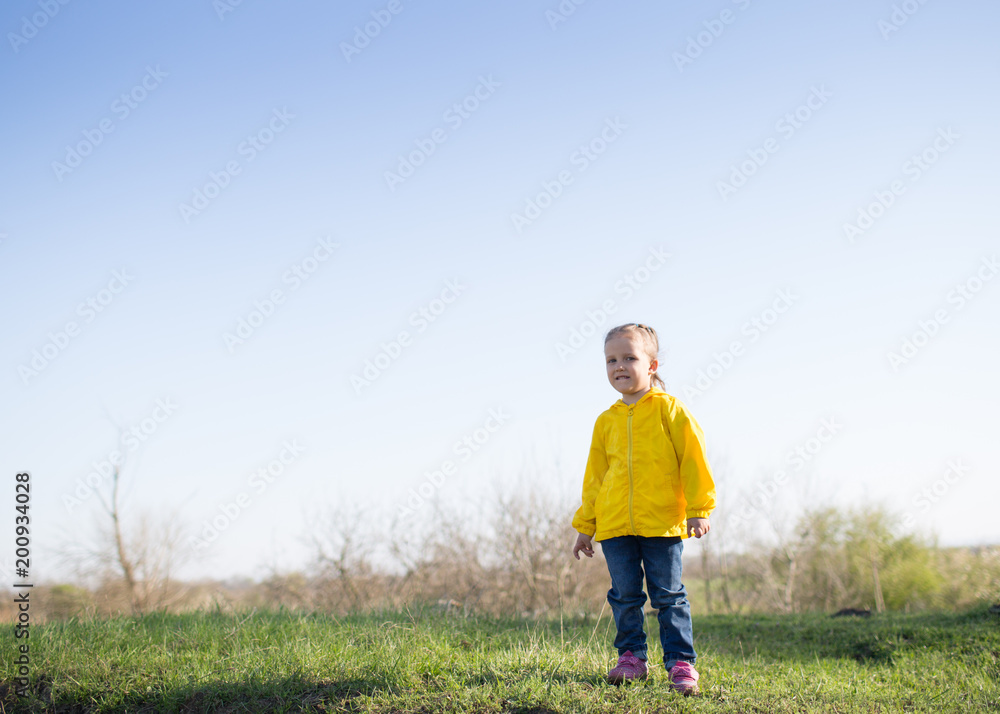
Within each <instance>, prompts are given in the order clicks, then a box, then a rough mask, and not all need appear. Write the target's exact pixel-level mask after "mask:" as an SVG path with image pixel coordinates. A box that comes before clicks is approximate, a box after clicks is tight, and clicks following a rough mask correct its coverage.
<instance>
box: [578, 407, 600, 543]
mask: <svg viewBox="0 0 1000 714" xmlns="http://www.w3.org/2000/svg"><path fill="white" fill-rule="evenodd" d="M607 472H608V454H607V451H606V450H605V447H604V428H603V425H602V424H601V418H600V417H598V419H597V423H595V424H594V435H593V437H592V438H591V440H590V456H588V457H587V470H586V471H585V472H584V475H583V505H582V506H580V508H579V509H578V510H577V512H576V515H575V516H573V528H574V529H575V530H576V531H577V532H579V533H584V534H586V535H589V536H593V535H594V534H595V533H596V532H597V516H596V515H595V513H594V504H595V503H596V502H597V494H598V493H600V491H601V484H603V483H604V476H605V475H606V474H607Z"/></svg>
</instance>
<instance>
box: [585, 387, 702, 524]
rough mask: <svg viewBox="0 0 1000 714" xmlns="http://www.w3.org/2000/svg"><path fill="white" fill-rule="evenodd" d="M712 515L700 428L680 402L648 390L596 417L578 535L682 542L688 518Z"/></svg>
mask: <svg viewBox="0 0 1000 714" xmlns="http://www.w3.org/2000/svg"><path fill="white" fill-rule="evenodd" d="M714 508H715V481H714V480H713V479H712V471H711V469H709V467H708V461H707V459H706V458H705V437H704V435H703V434H702V431H701V427H700V426H698V423H697V422H696V421H695V420H694V417H692V416H691V414H690V413H689V412H688V411H687V409H686V408H685V406H684V405H683V404H682V403H681V401H680V400H679V399H677V398H675V397H672V396H671V395H669V394H667V393H666V392H664V391H663V390H661V389H658V388H656V387H653V388H651V389H650V390H649V391H648V392H646V393H645V394H643V395H642V398H641V399H640V400H639V401H638V402H636V403H635V404H626V403H625V402H623V401H622V400H621V399H619V400H618V401H617V402H615V403H614V404H612V405H611V408H610V409H608V410H607V411H605V412H603V413H602V414H601V415H600V416H599V417H597V423H596V424H594V436H593V440H592V441H591V444H590V456H589V457H588V459H587V470H586V472H585V473H584V477H583V505H582V506H580V509H579V510H578V511H577V512H576V515H575V516H574V517H573V528H575V529H576V530H577V531H578V532H580V533H585V534H587V535H590V536H593V535H595V533H596V538H595V539H596V540H599V541H600V540H606V539H608V538H615V537H617V536H623V535H640V536H647V537H657V536H659V537H673V536H681V537H682V538H686V537H687V528H686V521H687V519H688V518H707V517H708V515H709V514H710V513H711V512H712V510H713V509H714Z"/></svg>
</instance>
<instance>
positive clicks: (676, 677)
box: [669, 662, 699, 696]
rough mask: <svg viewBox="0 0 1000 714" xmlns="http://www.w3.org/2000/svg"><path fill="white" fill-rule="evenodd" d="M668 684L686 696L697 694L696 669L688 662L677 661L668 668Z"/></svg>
mask: <svg viewBox="0 0 1000 714" xmlns="http://www.w3.org/2000/svg"><path fill="white" fill-rule="evenodd" d="M669 674H670V686H671V687H673V688H674V689H675V690H677V691H678V692H680V693H681V694H683V695H684V696H687V695H689V694H698V676H699V675H698V670H696V669H695V668H694V665H692V664H691V663H690V662H678V663H677V664H675V665H674V666H673V667H671V668H670V671H669Z"/></svg>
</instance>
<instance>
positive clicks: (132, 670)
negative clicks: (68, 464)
mask: <svg viewBox="0 0 1000 714" xmlns="http://www.w3.org/2000/svg"><path fill="white" fill-rule="evenodd" d="M609 624H610V620H609V617H608V616H607V614H605V615H604V618H603V619H602V620H600V621H599V622H598V621H597V620H596V619H595V618H593V617H591V618H589V619H585V620H582V619H576V620H572V621H571V620H570V619H568V618H567V619H565V620H564V621H563V622H560V621H559V620H558V619H557V620H554V621H544V622H540V621H533V620H522V619H498V618H492V617H490V618H486V617H481V618H469V619H466V618H463V617H461V616H455V615H445V614H440V613H433V612H411V613H407V612H402V613H399V612H393V613H380V614H368V615H357V616H352V617H345V618H333V617H329V616H325V615H302V614H296V613H290V612H256V613H247V614H243V615H231V614H223V613H197V614H187V615H149V616H146V617H139V618H118V619H112V620H91V621H68V622H60V623H50V624H45V625H32V630H31V637H30V643H31V657H32V662H31V668H32V682H31V694H30V696H29V698H25V699H18V698H17V697H16V696H15V694H14V691H13V687H12V686H11V683H12V678H13V675H14V662H13V660H14V658H15V655H14V654H13V653H14V651H15V650H14V648H15V640H14V637H13V628H10V627H9V628H4V631H3V634H2V636H0V642H2V648H3V655H2V662H0V676H2V682H3V683H2V684H0V706H2V711H3V712H18V711H24V712H28V711H31V712H36V711H37V712H42V711H67V712H69V711H72V712H91V711H95V712H96V711H101V712H105V711H106V712H111V711H115V712H120V711H129V712H139V711H234V712H235V711H247V712H250V711H303V710H304V711H350V712H359V711H361V712H367V711H371V712H401V711H406V712H563V711H573V712H655V711H663V712H689V711H690V712H804V711H816V712H904V711H905V712H909V711H927V712H941V711H948V712H951V711H954V712H983V711H1000V683H998V680H1000V616H997V615H996V614H992V613H990V612H988V611H987V610H986V608H982V609H980V610H976V611H972V612H966V613H959V614H915V615H882V616H875V617H872V618H870V619H861V618H831V617H828V616H824V615H819V614H810V615H784V616H779V615H768V616H756V615H755V616H723V615H711V616H700V617H698V616H696V617H695V637H696V646H697V648H698V651H699V664H698V669H699V670H700V672H701V675H702V678H701V684H702V691H703V694H702V696H701V697H698V698H694V697H691V698H684V697H682V696H680V695H678V694H676V693H674V692H672V691H671V690H670V689H669V687H668V685H667V679H666V675H665V672H664V671H663V669H662V666H661V667H659V668H657V669H656V670H655V671H652V672H651V677H650V679H649V680H647V681H646V682H642V683H635V684H630V685H627V686H624V687H613V686H609V685H608V684H606V683H605V681H604V674H605V672H606V671H607V669H608V667H609V666H610V665H611V664H612V663H613V662H614V659H615V655H616V652H615V651H614V649H613V647H612V646H611V641H612V639H613V636H614V632H613V629H609ZM647 624H648V628H647V631H649V632H650V638H651V640H650V641H651V643H655V644H651V649H650V660H651V662H653V661H656V660H657V659H658V658H659V656H660V652H659V644H658V640H657V639H656V619H655V617H652V616H651V617H649V618H648V619H647ZM595 625H596V626H595ZM612 628H613V625H612ZM22 642H23V640H22Z"/></svg>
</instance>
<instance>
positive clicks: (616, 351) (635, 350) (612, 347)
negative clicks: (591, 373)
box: [604, 335, 659, 404]
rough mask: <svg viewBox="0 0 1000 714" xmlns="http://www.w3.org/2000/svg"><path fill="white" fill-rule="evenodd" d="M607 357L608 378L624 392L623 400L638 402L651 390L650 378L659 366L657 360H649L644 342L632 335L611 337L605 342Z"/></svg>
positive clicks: (605, 355)
mask: <svg viewBox="0 0 1000 714" xmlns="http://www.w3.org/2000/svg"><path fill="white" fill-rule="evenodd" d="M604 359H605V364H606V366H607V368H608V381H609V382H611V386H612V387H614V388H615V389H616V390H618V391H619V392H621V393H622V395H624V399H623V400H622V401H624V402H625V403H626V404H634V403H635V402H637V401H639V399H640V398H641V397H642V395H643V394H645V393H646V392H648V391H649V382H650V378H651V377H652V376H653V374H655V372H656V369H657V367H659V363H658V361H657V360H655V359H654V360H653V361H652V362H650V361H649V357H648V356H647V355H646V351H645V350H644V349H643V344H642V342H641V341H640V340H639V339H638V338H637V337H634V336H631V335H628V336H625V335H619V336H617V337H612V338H611V339H610V340H608V341H607V343H605V345H604ZM629 396H631V399H630V398H629Z"/></svg>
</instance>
